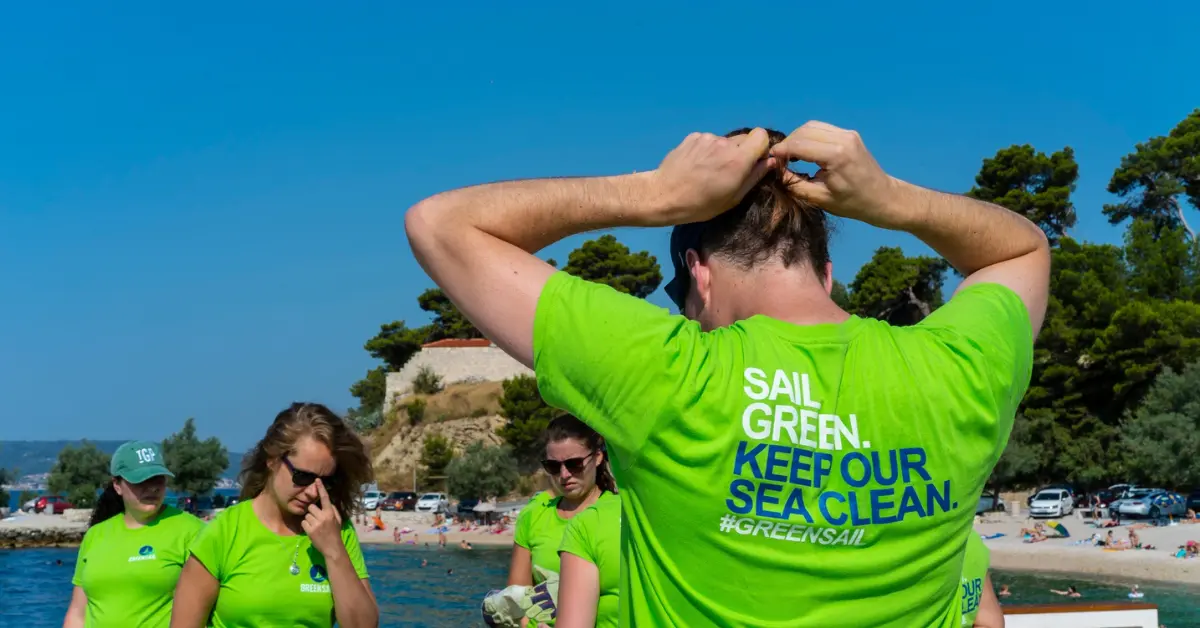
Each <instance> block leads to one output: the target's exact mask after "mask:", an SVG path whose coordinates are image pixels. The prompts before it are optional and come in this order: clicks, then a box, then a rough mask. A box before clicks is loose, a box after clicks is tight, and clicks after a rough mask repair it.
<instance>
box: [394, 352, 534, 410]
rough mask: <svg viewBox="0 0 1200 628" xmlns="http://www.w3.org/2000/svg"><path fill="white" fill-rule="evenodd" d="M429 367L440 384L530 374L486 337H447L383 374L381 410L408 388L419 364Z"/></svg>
mask: <svg viewBox="0 0 1200 628" xmlns="http://www.w3.org/2000/svg"><path fill="white" fill-rule="evenodd" d="M424 367H429V368H430V369H432V370H433V372H434V373H436V374H437V375H438V376H439V377H441V378H442V383H443V384H447V385H448V384H457V383H460V382H500V381H504V380H506V379H509V378H512V377H516V376H517V375H533V371H532V370H531V369H529V368H526V367H525V365H524V364H521V363H520V362H517V361H516V360H514V359H512V358H511V357H509V355H508V354H507V353H505V352H504V351H503V350H502V349H500V347H497V346H496V345H494V344H492V341H490V340H488V339H486V338H478V339H471V340H458V339H453V338H448V339H445V340H438V341H437V342H431V343H429V344H426V345H422V346H421V350H420V351H419V352H417V354H416V355H414V356H413V357H412V359H411V360H409V361H408V363H407V364H405V365H404V368H403V369H401V370H400V372H398V373H388V374H387V387H386V393H385V395H384V399H383V412H384V414H386V413H387V412H389V411H390V410H391V408H392V405H393V404H394V403H395V401H396V399H398V398H402V397H404V396H405V395H407V394H409V393H411V392H412V382H413V378H415V377H416V376H417V373H419V372H420V371H421V369H422V368H424Z"/></svg>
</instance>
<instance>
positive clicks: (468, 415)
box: [368, 382, 504, 490]
mask: <svg viewBox="0 0 1200 628" xmlns="http://www.w3.org/2000/svg"><path fill="white" fill-rule="evenodd" d="M502 393H503V390H502V388H501V384H500V382H480V383H470V384H454V385H451V386H447V387H446V389H445V390H443V391H442V392H440V393H437V394H434V395H410V396H406V397H405V398H404V399H401V400H399V404H398V405H399V407H400V408H401V410H400V411H399V412H396V413H394V414H393V415H392V416H391V417H389V418H388V421H387V423H385V424H384V425H383V426H381V427H380V428H378V429H377V430H375V431H374V432H372V433H371V434H369V435H368V440H369V441H370V443H371V453H372V456H373V458H374V464H375V476H376V479H377V481H378V482H379V486H380V488H381V489H383V490H405V489H410V488H412V479H413V470H414V469H417V468H418V467H419V465H420V462H421V452H422V451H423V448H424V444H425V438H426V437H427V436H430V435H433V434H439V435H441V436H443V437H445V438H446V439H447V440H449V441H450V443H451V446H453V447H454V449H455V451H459V452H461V451H462V450H464V449H466V448H467V446H468V445H470V444H471V443H473V442H475V441H483V442H485V443H487V444H489V445H496V444H500V443H502V442H503V440H502V439H501V438H500V437H499V436H497V435H496V428H498V427H500V426H501V425H503V424H504V419H503V418H502V417H501V416H500V415H499V410H500V403H499V400H500V396H501V394H502ZM416 398H420V399H423V400H424V401H425V411H424V416H423V417H421V420H420V421H419V422H417V423H416V424H413V422H412V421H411V420H410V418H409V417H408V415H407V413H406V412H405V411H403V407H404V405H405V404H406V403H408V402H409V401H411V400H413V399H416ZM422 488H424V487H422Z"/></svg>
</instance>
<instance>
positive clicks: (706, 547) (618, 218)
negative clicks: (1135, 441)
mask: <svg viewBox="0 0 1200 628" xmlns="http://www.w3.org/2000/svg"><path fill="white" fill-rule="evenodd" d="M790 161H809V162H815V163H817V164H819V166H820V168H821V169H820V172H819V173H818V174H817V175H816V176H815V177H813V178H809V177H808V176H807V175H800V174H797V173H794V172H791V171H790V170H787V169H786V164H787V163H788V162H790ZM730 208H733V209H730ZM821 208H823V209H824V210H827V211H829V212H830V213H832V214H836V215H838V216H842V217H845V218H850V219H856V220H861V221H864V222H868V223H871V224H873V225H875V226H879V227H883V228H887V229H894V230H902V231H907V232H909V233H911V234H914V235H915V236H917V237H918V238H920V239H921V240H923V241H924V242H925V243H927V244H928V245H930V246H931V247H932V248H933V249H934V250H936V251H937V252H938V253H940V254H941V255H942V257H944V258H945V259H946V260H947V261H948V262H949V263H950V264H951V265H952V266H954V267H955V268H956V269H957V270H958V271H959V272H960V273H961V274H962V275H963V276H964V277H965V279H964V280H963V282H962V283H961V284H960V286H959V288H958V289H957V290H956V292H955V294H954V296H953V297H952V298H951V299H950V300H949V302H948V303H946V304H945V305H942V306H941V307H939V308H938V309H937V310H936V311H934V312H932V314H930V315H929V316H927V317H925V318H924V320H922V321H921V322H920V323H918V324H916V325H913V326H909V327H897V326H892V325H889V324H888V323H886V322H883V321H878V320H871V319H864V318H859V317H857V316H852V315H850V314H847V313H846V312H844V311H842V310H841V309H840V308H838V307H837V305H836V304H835V303H834V302H833V300H832V299H831V298H830V296H829V292H830V290H831V288H832V286H833V281H832V275H831V273H832V266H831V264H830V261H829V254H828V242H827V239H828V237H827V235H828V230H827V217H826V213H825V211H823V210H822V209H821ZM405 225H406V229H407V232H408V236H409V242H410V244H411V246H412V249H413V252H414V254H415V256H416V258H417V259H418V261H419V262H420V263H421V265H422V266H423V267H424V268H425V270H426V271H427V272H428V273H429V275H430V276H431V277H432V278H433V280H434V281H435V282H436V283H437V284H438V285H439V286H440V287H441V288H442V289H443V290H444V291H445V292H446V294H447V295H448V296H449V298H450V299H451V300H452V301H453V302H454V303H455V304H456V305H457V306H458V308H459V310H460V311H461V312H462V313H463V314H464V315H465V316H466V317H467V318H468V319H469V320H470V321H471V322H472V323H474V325H475V327H476V328H478V329H479V330H480V331H482V332H483V334H484V335H486V336H487V337H488V338H490V339H491V340H492V341H493V342H495V343H496V344H497V345H498V346H500V347H501V348H503V349H504V350H505V351H506V352H508V353H509V354H510V355H512V356H513V357H515V358H516V359H518V360H519V361H520V362H522V363H523V364H525V365H527V366H532V367H533V368H534V371H535V374H536V376H537V379H538V388H539V390H540V392H541V394H542V396H543V397H544V398H545V400H546V401H547V403H549V404H550V405H551V406H554V407H556V408H562V409H564V410H566V411H568V412H572V413H573V414H575V415H576V416H578V417H579V418H581V419H582V420H583V421H584V422H586V423H588V424H589V425H591V426H592V427H593V428H595V429H596V430H597V431H599V432H600V433H601V434H603V435H604V436H605V438H606V439H607V442H608V444H609V451H610V454H611V456H612V459H613V470H614V474H615V475H616V477H617V480H618V484H619V485H620V486H621V487H622V488H623V489H624V488H626V487H627V488H628V489H629V497H628V499H623V501H624V502H625V503H624V504H623V506H624V514H625V523H624V526H625V530H623V532H624V533H627V535H626V534H623V540H622V543H623V550H622V556H623V557H624V558H625V562H626V568H625V569H623V575H622V589H623V590H624V591H636V594H631V595H627V596H625V598H624V599H623V600H622V604H621V613H622V623H630V624H636V625H686V626H696V627H700V626H708V625H729V624H746V623H749V624H764V625H765V624H780V625H782V624H783V623H788V624H789V625H792V626H829V625H836V624H841V623H844V622H845V621H846V619H847V618H848V617H853V618H854V621H855V623H858V624H861V625H876V626H881V625H889V626H891V625H905V626H912V625H921V626H941V625H954V624H956V623H957V622H958V621H959V619H960V617H959V613H958V609H957V603H956V600H957V596H956V595H955V593H956V591H957V588H958V584H959V578H960V576H961V565H962V562H961V558H960V557H958V556H956V555H955V552H954V551H953V550H952V549H951V548H962V547H963V544H964V543H965V540H966V536H967V535H968V534H971V533H972V531H971V519H972V515H973V508H971V505H973V504H975V503H976V502H977V501H978V499H979V495H980V493H981V491H982V488H983V484H984V482H985V481H986V480H987V477H988V475H989V474H990V472H991V469H992V466H993V465H994V464H995V461H996V459H997V457H998V456H999V455H1000V453H1001V449H1002V447H1003V444H1004V443H1005V442H1006V439H1007V435H1008V433H1009V431H1010V430H1011V427H1012V422H1013V417H1014V414H1015V411H1016V408H1017V405H1018V403H1019V402H1020V400H1021V398H1022V396H1023V394H1024V392H1025V390H1026V388H1027V387H1028V382H1029V378H1030V372H1031V368H1032V366H1031V365H1032V349H1033V338H1034V337H1036V335H1037V332H1038V330H1039V329H1040V327H1041V323H1042V319H1043V317H1044V315H1045V307H1046V300H1047V296H1048V282H1049V267H1050V253H1049V246H1048V244H1047V241H1046V237H1045V235H1044V234H1043V233H1042V231H1041V230H1040V229H1039V228H1038V227H1037V226H1035V225H1034V224H1033V223H1031V222H1030V221H1028V220H1026V219H1025V218H1023V217H1021V216H1020V215H1018V214H1015V213H1013V212H1011V211H1009V210H1007V209H1004V208H1001V207H998V206H996V205H992V204H989V203H985V202H981V201H977V200H974V199H970V198H967V197H964V196H959V195H953V194H944V193H940V192H934V191H930V190H926V189H922V188H919V187H917V186H914V185H911V184H908V183H905V182H903V181H900V180H898V179H895V178H892V177H889V176H888V175H887V174H885V173H884V172H883V171H882V170H881V169H880V168H879V166H878V165H877V164H876V162H875V160H874V158H873V157H872V156H871V155H870V153H869V152H868V151H867V150H866V148H865V147H864V146H863V144H862V142H861V140H860V139H859V137H858V135H857V134H856V133H854V132H852V131H846V130H843V129H838V128H836V127H833V126H830V125H827V124H823V123H819V122H811V123H808V124H805V125H804V126H802V127H800V128H799V129H797V130H796V132H795V133H793V134H792V135H791V136H789V137H788V138H786V139H784V138H783V136H782V134H779V133H768V132H766V131H764V130H762V129H755V130H753V131H746V132H743V131H739V132H735V133H734V134H731V137H727V138H721V137H717V136H714V135H708V134H692V135H690V136H688V138H687V139H685V140H684V141H683V143H682V144H680V145H679V146H678V147H677V148H675V149H674V150H672V151H671V153H670V154H668V155H667V156H666V158H665V159H664V160H663V162H662V163H661V164H660V165H659V167H658V168H657V169H655V170H652V171H649V172H640V173H634V174H628V175H621V176H614V177H595V178H575V179H572V178H555V179H542V180H523V181H513V182H502V183H494V184H485V185H478V186H472V187H467V188H463V189H459V190H454V191H450V192H446V193H442V194H439V195H437V196H434V197H431V198H428V199H426V200H424V201H421V202H420V203H419V204H417V205H416V206H415V207H413V208H412V209H411V210H409V212H408V214H407V216H406V221H405ZM669 225H677V226H676V228H675V229H674V230H673V232H672V235H671V240H672V244H671V260H672V262H673V263H674V264H675V266H676V275H675V279H674V280H673V281H672V283H671V284H669V285H668V290H667V292H668V295H669V296H671V297H672V299H673V300H674V301H675V303H676V304H677V305H678V306H679V307H680V309H681V311H682V312H683V313H684V314H685V315H686V317H687V318H690V319H693V321H695V322H689V321H688V320H685V318H684V317H679V316H673V315H671V314H670V313H669V312H668V311H667V310H665V309H663V308H660V307H658V306H656V305H654V304H652V303H649V302H647V301H645V300H643V299H640V298H637V297H636V296H633V295H628V294H623V293H622V292H620V291H619V290H616V289H614V288H612V287H610V286H607V285H603V284H600V283H595V282H591V281H587V280H585V279H582V278H578V277H574V276H572V275H571V274H569V273H566V272H563V271H559V270H557V269H556V268H554V267H553V266H551V265H550V264H547V263H546V262H544V261H542V260H540V259H538V258H537V257H536V256H534V254H533V253H534V252H536V251H539V250H542V249H543V248H545V247H547V246H549V245H550V244H553V243H554V242H556V241H558V240H561V239H563V238H566V237H569V236H572V235H576V234H580V233H584V232H589V231H594V230H598V229H608V228H616V227H624V226H641V227H658V226H669ZM914 298H915V297H912V295H907V296H902V297H900V298H898V299H897V300H896V303H895V308H896V310H897V311H898V310H899V308H901V307H905V304H907V303H910V302H912V300H913V299H914ZM917 309H918V310H921V311H922V312H927V311H928V308H927V307H924V306H921V305H920V304H918V308H917ZM889 311H891V310H889ZM877 314H879V316H881V317H887V316H888V311H884V312H878V313H877ZM897 318H900V316H899V315H897ZM529 508H531V509H533V510H538V509H539V508H543V507H542V506H539V505H538V504H531V506H530V507H529ZM522 515H524V513H522ZM868 565H869V567H868ZM520 571H521V572H525V571H526V570H524V569H522V570H520ZM635 583H636V584H635ZM868 600H869V601H868ZM626 601H627V602H628V603H625V602H626ZM864 602H865V603H864ZM798 609H800V610H798ZM797 613H800V614H801V617H800V618H797Z"/></svg>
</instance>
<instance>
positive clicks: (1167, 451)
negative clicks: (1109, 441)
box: [1121, 362, 1200, 490]
mask: <svg viewBox="0 0 1200 628" xmlns="http://www.w3.org/2000/svg"><path fill="white" fill-rule="evenodd" d="M1121 445H1122V450H1123V452H1124V453H1125V456H1126V460H1125V463H1126V464H1125V468H1126V470H1127V472H1128V473H1129V475H1130V480H1132V481H1135V482H1142V483H1146V484H1151V485H1153V486H1162V487H1165V488H1179V489H1184V490H1188V489H1190V488H1192V487H1194V486H1200V465H1198V464H1196V461H1197V460H1200V363H1198V362H1193V363H1191V364H1189V365H1187V366H1186V367H1184V368H1183V370H1182V371H1178V372H1177V371H1175V370H1174V369H1172V368H1166V369H1164V370H1163V372H1162V373H1160V374H1159V376H1158V377H1157V378H1156V379H1155V382H1154V385H1153V386H1152V387H1151V388H1150V390H1149V392H1148V393H1147V394H1146V397H1145V399H1144V400H1143V402H1142V404H1141V406H1140V407H1138V409H1137V410H1136V411H1134V412H1131V413H1129V415H1128V417H1127V418H1126V420H1125V422H1124V424H1123V425H1122V426H1121Z"/></svg>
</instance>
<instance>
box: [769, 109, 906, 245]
mask: <svg viewBox="0 0 1200 628" xmlns="http://www.w3.org/2000/svg"><path fill="white" fill-rule="evenodd" d="M770 154H771V156H772V157H773V158H775V159H777V160H783V161H786V162H792V161H807V162H809V163H814V164H816V165H818V166H820V167H821V169H820V170H818V171H817V173H816V174H815V175H813V176H812V177H811V178H801V177H793V178H791V180H790V181H789V184H790V187H791V189H792V191H793V192H794V193H795V194H796V195H797V196H800V197H801V198H803V199H805V200H807V201H809V202H811V203H814V204H816V205H817V206H819V207H821V208H823V209H824V210H825V211H828V212H829V213H831V214H834V215H836V216H841V217H843V218H853V219H854V220H861V221H863V222H866V223H870V224H873V225H875V226H877V227H884V228H896V227H898V226H899V225H898V224H897V221H896V219H895V217H892V216H889V215H888V211H887V210H888V208H889V206H891V205H893V203H890V202H889V201H891V199H892V196H893V182H894V180H893V179H892V178H891V177H889V176H888V175H887V174H886V173H885V172H884V171H883V169H882V168H880V167H879V164H878V163H876V162H875V158H874V157H872V156H871V153H870V151H868V150H867V147H866V146H865V145H864V144H863V141H862V138H861V137H859V136H858V133H856V132H854V131H848V130H846V129H839V128H838V127H835V126H833V125H831V124H825V123H824V122H817V121H815V120H814V121H811V122H808V123H805V124H804V126H802V127H800V128H798V129H796V130H795V131H793V132H792V134H791V135H789V136H787V139H785V140H783V141H782V142H780V143H778V144H776V145H775V146H774V147H772V148H771V151H770Z"/></svg>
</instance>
